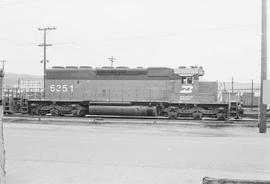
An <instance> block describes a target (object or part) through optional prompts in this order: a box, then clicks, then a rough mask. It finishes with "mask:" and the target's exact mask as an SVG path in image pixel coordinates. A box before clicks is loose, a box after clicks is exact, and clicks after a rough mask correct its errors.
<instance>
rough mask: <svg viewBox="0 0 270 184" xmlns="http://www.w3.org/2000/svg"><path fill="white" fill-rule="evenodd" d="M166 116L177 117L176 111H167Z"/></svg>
mask: <svg viewBox="0 0 270 184" xmlns="http://www.w3.org/2000/svg"><path fill="white" fill-rule="evenodd" d="M168 118H169V119H177V113H176V112H168Z"/></svg>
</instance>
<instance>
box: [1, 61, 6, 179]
mask: <svg viewBox="0 0 270 184" xmlns="http://www.w3.org/2000/svg"><path fill="white" fill-rule="evenodd" d="M1 62H2V69H0V98H1V99H0V101H1V104H0V184H5V183H6V170H5V165H6V157H5V144H4V131H3V79H4V68H5V67H4V66H5V62H6V61H5V60H2V61H1Z"/></svg>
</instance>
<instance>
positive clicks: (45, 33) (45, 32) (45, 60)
mask: <svg viewBox="0 0 270 184" xmlns="http://www.w3.org/2000/svg"><path fill="white" fill-rule="evenodd" d="M55 29H56V28H55V27H45V28H38V30H39V31H43V34H44V36H43V38H44V41H43V43H42V44H39V45H38V46H39V47H43V49H44V50H43V61H41V63H42V62H43V70H44V81H43V82H44V84H43V86H44V91H43V93H44V97H43V98H44V99H45V87H46V86H45V81H46V64H47V62H48V61H47V59H46V48H47V47H49V46H52V44H47V42H46V36H47V31H50V30H55Z"/></svg>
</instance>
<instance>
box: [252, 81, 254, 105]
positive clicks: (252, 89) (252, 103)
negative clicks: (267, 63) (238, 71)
mask: <svg viewBox="0 0 270 184" xmlns="http://www.w3.org/2000/svg"><path fill="white" fill-rule="evenodd" d="M253 98H254V86H253V80H252V81H251V109H253Z"/></svg>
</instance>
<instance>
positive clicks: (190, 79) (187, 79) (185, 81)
mask: <svg viewBox="0 0 270 184" xmlns="http://www.w3.org/2000/svg"><path fill="white" fill-rule="evenodd" d="M181 83H182V84H193V77H182V79H181Z"/></svg>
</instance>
